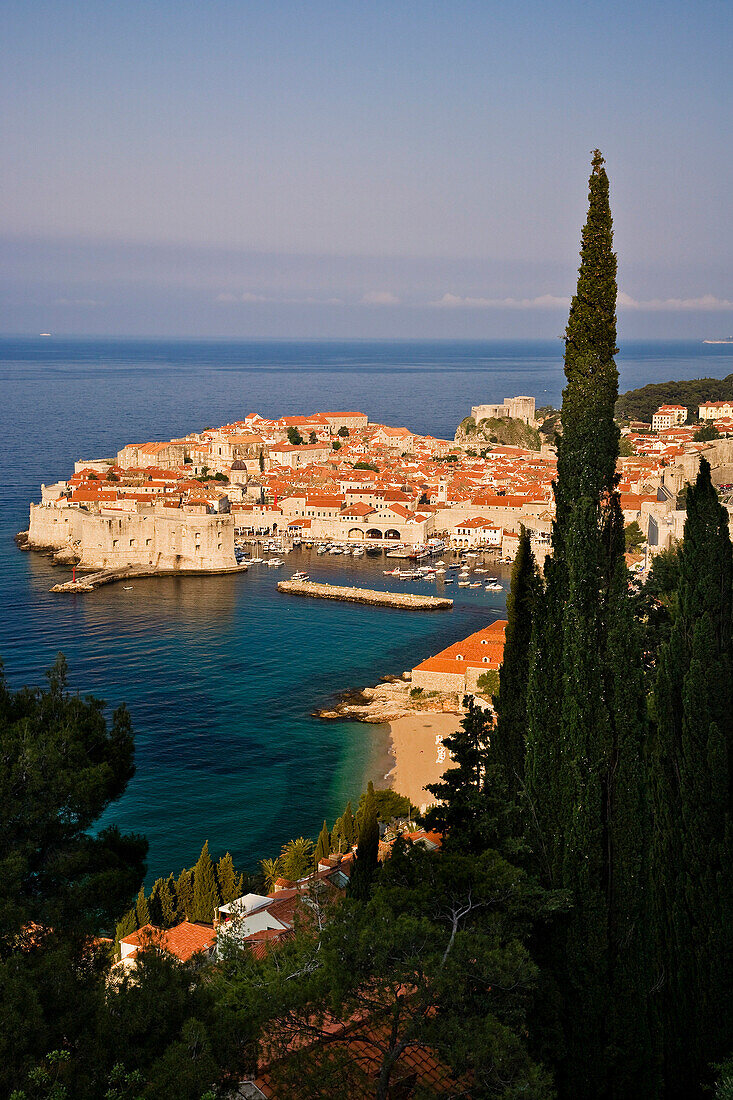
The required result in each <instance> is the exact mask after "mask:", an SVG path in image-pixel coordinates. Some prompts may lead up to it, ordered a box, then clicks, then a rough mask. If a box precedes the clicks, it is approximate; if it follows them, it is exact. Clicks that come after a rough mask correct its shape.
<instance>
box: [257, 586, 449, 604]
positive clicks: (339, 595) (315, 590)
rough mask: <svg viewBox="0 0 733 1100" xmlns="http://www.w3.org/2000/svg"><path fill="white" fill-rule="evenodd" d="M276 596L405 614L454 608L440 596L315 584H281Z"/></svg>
mask: <svg viewBox="0 0 733 1100" xmlns="http://www.w3.org/2000/svg"><path fill="white" fill-rule="evenodd" d="M277 588H278V591H279V592H286V593H288V594H289V595H291V596H315V597H319V598H321V599H326V600H346V601H348V602H350V603H368V604H371V605H372V606H374V607H401V608H403V609H405V610H407V611H435V610H437V609H442V608H444V609H448V608H451V607H452V606H453V600H448V599H445V598H444V597H442V596H417V595H413V593H412V592H377V591H375V590H373V589H369V588H346V587H343V586H341V585H336V584H316V583H315V582H314V581H293V580H290V581H280V583H279V584H278V586H277Z"/></svg>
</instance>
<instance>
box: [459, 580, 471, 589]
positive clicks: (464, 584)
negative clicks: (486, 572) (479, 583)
mask: <svg viewBox="0 0 733 1100" xmlns="http://www.w3.org/2000/svg"><path fill="white" fill-rule="evenodd" d="M470 585H471V582H470V581H459V582H458V587H459V588H469V587H470Z"/></svg>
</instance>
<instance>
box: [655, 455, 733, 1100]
mask: <svg viewBox="0 0 733 1100" xmlns="http://www.w3.org/2000/svg"><path fill="white" fill-rule="evenodd" d="M679 570H680V579H679V585H678V589H677V615H676V618H675V620H674V622H673V625H672V627H671V633H670V637H669V639H668V641H667V642H666V643H665V645H664V646H663V648H662V651H661V653H660V658H659V663H658V673H657V681H656V686H655V711H656V728H655V731H654V736H653V739H652V752H651V756H652V761H653V765H654V772H653V775H654V785H653V800H654V818H655V821H654V824H655V828H654V844H653V871H654V873H653V883H654V890H655V912H656V916H657V922H658V928H659V945H660V964H659V966H660V982H661V984H662V995H661V1014H662V1020H663V1028H664V1072H665V1085H666V1090H667V1094H668V1095H669V1096H670V1097H679V1098H682V1097H688V1096H695V1095H697V1094H699V1091H700V1086H701V1083H702V1082H704V1081H705V1079H706V1078H707V1083H708V1084H710V1073H711V1063H713V1062H714V1061H716V1060H721V1059H722V1058H723V1057H724V1056H725V1055H726V1053H727V1052H728V1051H729V1049H730V1045H731V1035H733V951H732V950H731V928H733V872H732V870H731V869H732V868H733V812H732V806H731V792H732V791H733V709H732V708H733V694H732V688H731V673H732V672H733V668H732V656H733V655H732V652H731V616H732V599H733V592H732V584H733V563H732V554H731V543H730V538H729V535H728V516H727V513H726V511H725V509H724V508H723V507H722V506H721V505H720V503H719V501H718V496H717V493H716V491H715V488H714V486H713V484H712V481H711V477H710V466H709V465H708V463H707V462H706V460H705V459H704V458H702V459H701V460H700V469H699V473H698V475H697V480H696V482H695V485H694V486H690V488H689V490H688V493H687V520H686V522H685V533H684V541H683V543H682V546H681V548H680V550H679Z"/></svg>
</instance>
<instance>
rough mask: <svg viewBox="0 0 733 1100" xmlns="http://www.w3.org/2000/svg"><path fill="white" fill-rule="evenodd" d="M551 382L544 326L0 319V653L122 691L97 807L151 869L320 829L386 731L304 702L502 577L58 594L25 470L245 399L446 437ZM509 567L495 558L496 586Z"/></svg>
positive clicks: (354, 678) (424, 645)
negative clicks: (398, 335)
mask: <svg viewBox="0 0 733 1100" xmlns="http://www.w3.org/2000/svg"><path fill="white" fill-rule="evenodd" d="M617 362H618V366H619V371H620V379H621V382H620V388H621V389H622V390H624V389H629V388H633V387H636V386H640V385H644V384H646V383H648V382H662V381H665V380H667V379H676V378H695V377H702V376H706V375H709V376H713V377H723V376H724V375H726V374H728V373H730V372H731V371H732V370H733V347H731V346H724V345H703V344H702V343H701V342H695V343H679V342H675V343H661V342H655V343H634V344H631V343H629V344H623V345H622V347H621V351H620V353H619V355H618V358H617ZM562 384H563V373H562V343H561V341H559V340H554V341H550V342H544V343H542V342H521V341H513V342H498V341H486V342H460V341H456V342H448V341H437V342H436V341H430V342H426V341H399V342H381V341H380V342H370V341H353V342H342V341H325V342H298V341H287V342H285V341H283V342H275V341H267V342H251V341H249V342H235V341H218V340H185V341H184V340H153V339H149V340H140V339H107V338H104V339H100V338H96V337H95V338H73V339H72V338H67V337H63V338H57V337H50V338H47V337H46V338H29V337H0V395H1V399H0V440H1V441H2V443H1V444H0V455H1V456H2V459H1V465H0V657H2V660H3V662H4V667H5V675H6V678H7V680H8V683H9V685H10V686H11V687H12V688H18V687H20V686H21V685H24V684H28V685H42V684H43V683H44V682H45V672H46V670H47V669H48V668H49V667H50V666H51V664H52V663H53V661H54V659H55V657H56V655H57V654H58V653H59V652H61V653H64V654H65V656H66V659H67V661H68V664H69V685H70V688H71V689H72V690H74V691H78V692H80V693H82V694H83V695H86V694H93V695H95V696H97V697H100V698H102V699H104V700H106V702H107V704H108V707H109V712H110V713H111V710H112V709H113V708H114V707H116V706H118V705H119V704H121V703H123V702H124V703H125V704H126V705H127V707H128V709H129V711H130V714H131V717H132V722H133V727H134V730H135V742H136V765H137V770H136V774H135V776H134V778H133V779H132V781H131V782H130V784H129V786H128V788H127V790H126V792H125V793H124V795H123V796H122V797H121V798H120V799H119V801H118V802H116V803H115V804H114V805H112V806H111V807H110V808H109V809H108V810H107V811H106V813H105V815H104V818H103V820H102V822H101V824H102V825H108V824H116V825H118V826H119V827H120V828H121V829H122V830H124V831H131V832H139V833H143V834H144V835H145V836H146V837H147V838H148V841H149V844H150V850H149V859H148V880H147V881H148V884H150V883H151V882H152V881H153V879H154V878H156V877H158V876H160V875H167V874H168V873H169V872H171V871H172V872H174V873H177V872H178V871H179V870H180V868H181V867H183V866H190V865H191V864H192V863H193V862H194V861H195V860H196V858H197V856H198V854H199V851H200V849H201V846H202V844H203V842H204V841H205V840H208V841H209V845H210V849H211V851H212V853H213V854H214V855H215V856H218V855H221V854H223V853H224V852H226V851H230V852H231V853H232V855H233V856H234V859H235V861H236V863H237V864H238V865H239V866H240V867H242V868H248V869H256V867H257V863H258V861H259V860H260V859H262V858H263V857H266V856H274V855H277V853H278V852H279V850H280V847H281V845H282V844H284V843H285V842H286V841H288V840H289V839H291V838H292V837H297V836H300V835H305V836H315V835H316V834H317V833H318V831H319V829H320V827H321V824H322V822H323V820H324V818H325V819H326V820H327V821H328V822H329V824H331V823H332V821H333V819H334V818H335V817H336V816H337V815H338V814H340V813H341V812H342V810H343V807H344V805H345V803H346V801H347V799H351V800H352V803H353V804H354V805H355V803H356V801H357V800H358V797H359V794H360V792H361V791H362V790H363V789H364V787H365V784H366V781H367V779H368V778H373V779H375V780H377V781H380V782H382V783H385V776H386V774H387V772H388V770H389V768H390V757H389V753H388V748H389V738H388V730H387V728H386V727H383V726H373V725H365V724H362V723H355V722H343V721H338V722H329V721H324V720H322V719H319V718H316V717H313V714H312V712H313V711H314V710H316V709H318V708H320V707H323V706H325V705H327V704H328V703H329V702H330V701H332V700H334V699H335V698H336V697H337V696H338V695H339V693H341V692H342V691H344V690H346V689H349V688H357V687H361V686H364V685H367V684H373V683H376V682H377V681H378V680H379V678H380V677H382V676H384V675H389V674H395V675H400V674H401V673H402V672H403V671H404V670H406V669H409V668H411V667H412V666H414V665H415V664H416V663H418V662H419V661H420V660H422V659H424V658H425V657H427V656H429V655H430V654H432V653H435V652H436V651H437V650H439V649H441V648H443V647H445V646H446V645H449V644H450V643H452V642H454V641H457V640H458V639H460V638H461V637H464V636H466V635H467V634H469V633H471V632H472V631H474V630H478V629H479V628H480V627H481V626H482V625H486V623H487V622H490V621H492V620H493V619H496V618H498V617H500V616H501V615H502V614H503V613H504V609H505V604H504V601H505V594H504V593H489V592H485V591H484V589H483V588H482V589H480V590H479V589H477V590H473V589H470V588H469V589H459V588H458V586H457V585H454V586H452V588H451V589H449V590H448V592H449V593H450V594H451V595H453V598H454V600H455V605H454V607H453V610H452V611H450V612H430V613H409V612H404V611H398V610H393V609H387V608H370V607H366V606H359V605H356V604H346V603H336V602H330V601H317V600H313V601H311V600H302V599H295V598H292V597H287V596H285V595H282V594H280V593H278V592H277V588H276V585H277V581H278V580H279V579H281V578H283V577H285V576H289V575H290V574H291V573H292V572H294V571H295V570H296V569H306V570H307V571H308V572H309V573H310V574H311V576H313V577H314V578H315V579H319V580H321V579H322V580H330V581H335V582H346V581H348V582H353V583H357V584H364V585H369V586H373V587H385V588H387V587H390V586H392V587H395V586H396V582H394V581H393V580H392V579H391V578H385V577H384V576H383V575H382V570H383V568H385V563H384V561H383V559H381V558H371V557H365V558H362V559H352V558H347V559H343V558H338V557H335V556H325V557H318V556H317V555H316V554H315V553H312V552H310V551H304V550H296V551H295V552H293V553H292V554H290V555H289V556H288V557H287V558H286V564H285V566H283V567H282V569H279V570H276V569H268V568H266V567H264V566H259V567H252V568H251V569H250V570H249V571H248V572H247V573H246V574H240V575H237V576H230V577H201V578H192V577H186V578H180V579H175V578H161V579H147V580H136V581H134V582H133V584H132V586H131V587H129V588H128V587H123V586H122V585H116V586H109V587H105V588H101V589H99V590H97V591H95V592H93V593H87V594H77V595H52V594H51V593H50V592H49V589H50V588H51V586H52V584H54V583H56V582H58V581H59V580H60V579H65V577H66V573H67V572H68V570H65V571H62V570H61V569H59V568H53V567H52V566H51V565H50V563H49V561H48V559H47V558H45V557H44V556H42V555H39V554H33V553H22V552H20V551H19V550H18V549H17V547H16V545H15V543H14V541H13V538H14V536H15V534H16V533H17V532H18V531H21V530H25V529H26V528H27V526H28V503H29V501H31V500H38V499H39V498H40V489H39V486H40V484H41V483H42V482H45V483H51V482H53V481H56V480H58V479H59V478H64V477H67V476H69V475H70V474H71V473H72V472H73V464H74V461H75V460H76V459H79V458H103V457H112V456H114V455H115V454H116V452H117V451H118V450H119V449H120V448H121V447H122V446H123V445H124V444H126V443H129V442H148V441H153V440H165V439H169V438H171V437H173V436H180V435H183V434H185V433H186V432H189V431H192V430H196V429H201V428H204V427H209V426H217V425H219V424H223V423H227V422H230V421H232V420H236V419H239V418H241V417H243V416H245V415H246V414H247V413H250V412H254V411H256V412H259V413H261V414H262V415H263V416H272V417H276V416H281V415H284V414H292V413H308V412H313V411H317V410H352V409H354V410H361V411H363V412H365V413H368V415H369V418H370V420H373V421H377V422H382V423H387V424H392V425H404V426H406V427H408V428H410V429H413V430H415V431H417V432H429V433H430V434H432V435H435V436H438V437H442V438H452V436H453V433H454V431H455V428H456V426H457V424H458V423H459V422H460V421H461V420H462V419H463V417H464V416H466V415H468V413H469V412H470V409H471V406H472V405H474V404H478V403H486V402H496V401H501V400H502V399H503V398H504V397H508V396H513V395H515V394H528V395H533V396H534V397H535V398H536V400H537V404H538V406H541V405H547V404H554V405H556V406H557V405H558V404H559V402H560V399H561V391H562ZM508 579H509V578H508V574H507V572H506V570H505V571H503V572H502V573H501V576H500V580H501V581H502V583H503V584H504V586H505V588H506V586H507V584H508ZM402 584H404V582H402ZM397 586H398V585H397ZM434 588H435V586H434V585H433V588H432V589H430V588H428V586H427V584H426V585H425V588H424V590H425V591H431V590H434ZM413 589H414V590H415V591H418V590H421V589H420V586H414V585H413V586H411V589H410V590H413Z"/></svg>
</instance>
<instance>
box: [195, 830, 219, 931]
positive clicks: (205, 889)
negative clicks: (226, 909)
mask: <svg viewBox="0 0 733 1100" xmlns="http://www.w3.org/2000/svg"><path fill="white" fill-rule="evenodd" d="M219 905H221V897H220V895H219V887H218V886H217V882H216V875H215V874H214V865H213V863H212V862H211V856H210V855H209V842H208V840H207V841H206V842H205V843H204V846H203V848H202V849H201V855H200V856H199V858H198V861H197V863H196V866H195V867H194V869H193V916H192V917H191V918H190V919H191V920H195V921H203V922H204V923H205V924H211V923H212V921H213V920H214V916H215V915H216V909H217V908H218V906H219Z"/></svg>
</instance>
